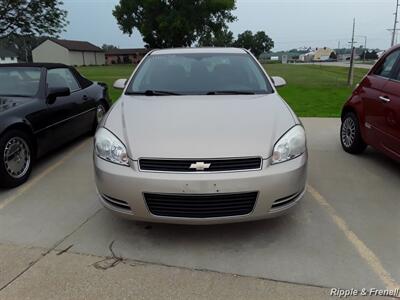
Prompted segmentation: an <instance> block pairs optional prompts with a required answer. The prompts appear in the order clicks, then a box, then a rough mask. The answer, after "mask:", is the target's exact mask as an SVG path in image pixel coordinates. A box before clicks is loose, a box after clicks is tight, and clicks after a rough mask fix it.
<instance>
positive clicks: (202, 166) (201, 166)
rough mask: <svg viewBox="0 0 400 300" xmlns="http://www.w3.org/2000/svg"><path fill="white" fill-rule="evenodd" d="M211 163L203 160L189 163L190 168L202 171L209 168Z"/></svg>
mask: <svg viewBox="0 0 400 300" xmlns="http://www.w3.org/2000/svg"><path fill="white" fill-rule="evenodd" d="M210 166H211V164H206V163H204V162H203V161H198V162H196V163H195V164H191V165H190V169H195V170H196V171H204V170H206V169H209V168H210Z"/></svg>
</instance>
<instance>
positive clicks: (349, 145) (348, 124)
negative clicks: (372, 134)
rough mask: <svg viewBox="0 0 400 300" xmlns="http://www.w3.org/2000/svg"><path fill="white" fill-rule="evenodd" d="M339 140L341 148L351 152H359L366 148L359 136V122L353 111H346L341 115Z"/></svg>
mask: <svg viewBox="0 0 400 300" xmlns="http://www.w3.org/2000/svg"><path fill="white" fill-rule="evenodd" d="M340 141H341V143H342V147H343V150H344V151H346V152H348V153H351V154H360V153H362V152H364V150H365V148H367V144H365V143H364V141H363V139H362V136H361V130H360V123H359V121H358V118H357V116H356V115H355V113H353V112H348V113H346V114H345V115H344V117H343V120H342V126H341V129H340Z"/></svg>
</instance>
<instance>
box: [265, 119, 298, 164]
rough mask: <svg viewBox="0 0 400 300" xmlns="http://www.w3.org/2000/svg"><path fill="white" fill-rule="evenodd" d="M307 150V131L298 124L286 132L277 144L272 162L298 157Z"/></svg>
mask: <svg viewBox="0 0 400 300" xmlns="http://www.w3.org/2000/svg"><path fill="white" fill-rule="evenodd" d="M304 152H306V132H305V131H304V128H303V126H301V125H297V126H294V127H293V128H292V129H290V130H289V131H288V132H286V133H285V134H284V135H283V136H282V137H281V138H280V139H279V141H278V142H277V143H276V144H275V147H274V152H273V154H272V163H273V164H276V163H281V162H284V161H288V160H290V159H293V158H296V157H298V156H300V155H302V154H303V153H304Z"/></svg>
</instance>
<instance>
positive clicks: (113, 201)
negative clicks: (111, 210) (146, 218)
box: [102, 195, 131, 210]
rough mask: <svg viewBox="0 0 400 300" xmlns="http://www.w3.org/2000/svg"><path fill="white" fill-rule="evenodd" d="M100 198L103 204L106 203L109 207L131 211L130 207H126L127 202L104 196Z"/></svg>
mask: <svg viewBox="0 0 400 300" xmlns="http://www.w3.org/2000/svg"><path fill="white" fill-rule="evenodd" d="M102 198H103V200H104V201H105V202H107V203H108V204H109V205H111V206H114V207H117V208H120V209H125V210H131V207H130V206H129V205H128V203H127V202H125V201H122V200H118V199H115V198H111V197H109V196H106V195H102Z"/></svg>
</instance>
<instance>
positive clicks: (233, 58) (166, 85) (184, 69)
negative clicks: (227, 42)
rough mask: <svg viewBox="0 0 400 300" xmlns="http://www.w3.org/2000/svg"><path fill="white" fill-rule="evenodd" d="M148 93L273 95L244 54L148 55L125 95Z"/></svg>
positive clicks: (254, 63) (261, 75)
mask: <svg viewBox="0 0 400 300" xmlns="http://www.w3.org/2000/svg"><path fill="white" fill-rule="evenodd" d="M149 90H151V91H167V92H173V93H178V94H193V95H196V94H200V95H204V94H207V93H213V92H217V91H231V92H232V91H233V92H248V93H257V94H258V93H271V92H273V90H272V88H271V86H270V84H269V82H268V81H267V79H266V76H265V75H264V73H263V72H262V70H261V68H260V67H259V66H258V64H256V62H255V61H254V59H253V58H252V57H251V56H250V55H248V54H247V53H246V54H245V53H243V54H215V53H214V54H213V53H196V54H194V53H191V54H153V55H150V56H149V57H148V58H147V59H146V61H145V62H144V63H143V64H142V65H141V67H140V68H139V70H138V71H137V73H136V75H135V76H134V78H133V80H132V81H131V82H130V84H129V86H128V88H127V93H141V92H145V91H149Z"/></svg>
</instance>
